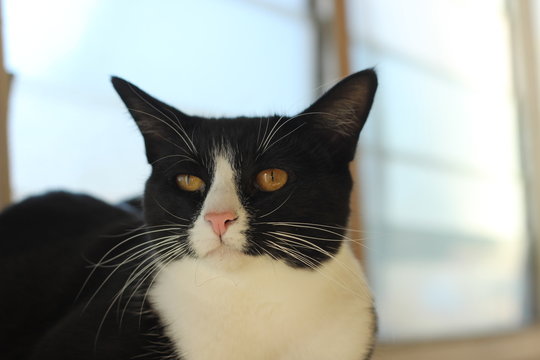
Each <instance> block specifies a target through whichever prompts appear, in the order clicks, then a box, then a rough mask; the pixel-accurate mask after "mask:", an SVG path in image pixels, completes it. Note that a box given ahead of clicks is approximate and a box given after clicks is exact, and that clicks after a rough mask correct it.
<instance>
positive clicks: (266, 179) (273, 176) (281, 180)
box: [255, 169, 288, 192]
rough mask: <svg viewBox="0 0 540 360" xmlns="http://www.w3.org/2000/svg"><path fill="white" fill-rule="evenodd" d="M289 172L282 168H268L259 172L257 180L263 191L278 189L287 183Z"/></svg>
mask: <svg viewBox="0 0 540 360" xmlns="http://www.w3.org/2000/svg"><path fill="white" fill-rule="evenodd" d="M287 179H288V175H287V172H285V171H284V170H281V169H266V170H263V171H261V172H260V173H258V174H257V178H256V179H255V182H256V183H257V187H258V188H259V189H261V190H262V191H268V192H269V191H276V190H279V189H281V188H282V187H283V186H285V184H286V183H287Z"/></svg>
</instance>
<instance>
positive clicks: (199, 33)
mask: <svg viewBox="0 0 540 360" xmlns="http://www.w3.org/2000/svg"><path fill="white" fill-rule="evenodd" d="M3 4H4V9H3V10H4V11H3V13H4V18H5V42H6V54H5V56H6V65H7V68H8V70H9V72H12V73H14V74H15V75H16V77H15V81H14V84H13V88H12V93H11V94H12V96H11V106H10V109H11V112H10V133H9V138H10V154H11V177H12V184H13V185H12V187H13V193H14V198H15V199H21V198H23V197H25V196H28V195H31V194H35V193H36V192H40V191H45V190H50V189H69V190H72V191H82V192H88V193H92V194H94V195H96V196H99V197H101V198H106V199H109V200H113V201H117V200H120V199H123V198H125V197H130V196H134V195H137V194H140V193H141V191H142V188H143V185H144V181H145V179H146V177H147V174H148V171H149V168H148V166H147V165H146V160H145V158H144V150H143V145H142V139H141V137H140V135H139V134H138V131H137V130H136V126H135V125H134V123H133V121H131V120H130V119H129V116H128V115H127V112H126V111H125V109H124V107H123V105H122V104H121V102H120V100H119V99H118V98H117V96H116V94H115V93H114V91H113V89H112V86H111V85H110V83H109V77H110V75H113V74H114V75H118V76H121V77H125V78H126V79H128V80H129V81H131V82H133V83H135V84H137V85H139V86H141V87H142V88H143V89H145V90H146V91H148V92H149V93H151V94H152V95H155V96H156V97H158V98H160V99H163V100H164V101H166V102H169V103H171V104H174V105H176V106H178V107H179V108H180V109H181V110H183V111H185V112H187V113H196V114H201V115H231V116H234V115H245V114H248V115H249V114H268V113H274V112H283V111H285V112H288V113H293V112H294V111H296V110H300V109H301V108H302V107H305V106H307V105H308V104H309V103H310V101H311V100H312V96H313V93H312V89H313V88H314V87H315V85H314V83H313V76H314V72H315V70H314V65H313V60H312V58H313V56H312V54H313V51H314V50H313V34H312V27H311V20H310V18H309V16H308V11H306V6H307V4H306V2H305V1H291V2H286V1H248V0H243V1H234V2H227V3H226V4H225V3H224V2H221V1H215V0H204V1H202V0H201V1H191V2H187V1H178V2H176V1H163V2H155V1H150V0H143V1H129V0H120V1H105V0H85V1H69V0H53V1H47V2H43V1H39V0H6V1H4V3H3Z"/></svg>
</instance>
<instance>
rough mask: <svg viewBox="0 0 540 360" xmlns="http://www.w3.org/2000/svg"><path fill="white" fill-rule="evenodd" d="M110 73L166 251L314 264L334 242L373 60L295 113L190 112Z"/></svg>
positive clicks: (340, 229) (341, 225) (153, 229)
mask: <svg viewBox="0 0 540 360" xmlns="http://www.w3.org/2000/svg"><path fill="white" fill-rule="evenodd" d="M112 83H113V85H114V87H115V89H116V91H117V92H118V94H119V95H120V97H121V98H122V100H123V102H124V103H125V104H126V106H127V108H128V110H129V112H130V113H131V115H132V116H133V118H134V119H135V121H136V123H137V125H138V127H139V129H140V130H141V133H142V135H143V137H144V142H145V147H146V155H147V158H148V162H149V163H150V164H151V166H152V172H151V175H150V178H149V179H148V181H147V183H146V190H145V195H144V212H145V219H146V223H147V225H148V229H149V231H148V233H149V234H150V236H152V237H153V238H154V240H155V243H156V246H155V248H156V251H158V252H159V251H162V252H163V253H167V254H169V255H168V258H167V259H168V260H171V259H174V258H181V257H184V256H191V257H196V258H199V259H211V258H213V257H216V256H218V257H220V258H223V257H231V258H232V257H236V258H239V257H240V258H241V257H254V256H255V257H256V256H269V257H272V258H274V259H276V260H278V261H283V262H285V263H286V264H288V265H290V266H293V267H303V268H315V267H317V266H318V265H320V264H321V263H322V262H324V261H326V260H327V259H329V258H331V257H332V256H333V255H334V254H335V253H336V252H337V251H338V249H339V248H340V246H341V245H342V242H343V240H342V238H343V235H344V232H345V230H344V229H345V226H346V224H347V219H348V216H349V196H350V192H351V188H352V180H351V175H350V173H349V167H348V166H349V162H350V161H351V160H352V159H353V158H354V154H355V150H356V143H357V140H358V136H359V134H360V131H361V130H362V127H363V126H364V123H365V121H366V119H367V116H368V113H369V110H370V108H371V105H372V102H373V98H374V95H375V90H376V88H377V77H376V75H375V72H374V71H373V70H364V71H362V72H358V73H356V74H353V75H350V76H349V77H347V78H345V79H343V80H342V81H341V82H339V83H338V84H337V85H335V86H334V87H333V88H332V89H330V90H329V91H327V92H326V93H325V94H324V95H322V96H321V97H320V98H319V99H318V100H317V101H315V103H313V104H312V105H311V106H309V107H308V108H307V109H306V110H305V111H303V112H301V113H299V114H297V115H294V116H277V115H274V116H268V117H252V118H248V117H237V118H203V117H198V116H191V115H187V114H185V113H183V112H181V111H179V110H177V109H175V108H174V107H172V106H170V105H167V104H165V103H163V102H161V101H159V100H157V99H156V98H154V97H152V96H150V95H148V94H147V93H145V92H144V91H142V90H141V89H139V88H137V87H136V86H134V85H132V84H131V83H129V82H127V81H125V80H122V79H120V78H117V77H113V78H112ZM160 249H161V250H160ZM165 249H166V250H165ZM171 249H172V250H171Z"/></svg>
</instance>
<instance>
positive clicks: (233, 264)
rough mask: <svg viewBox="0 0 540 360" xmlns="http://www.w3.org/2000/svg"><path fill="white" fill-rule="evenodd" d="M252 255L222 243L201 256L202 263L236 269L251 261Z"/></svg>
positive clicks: (223, 268) (220, 267) (224, 268)
mask: <svg viewBox="0 0 540 360" xmlns="http://www.w3.org/2000/svg"><path fill="white" fill-rule="evenodd" d="M250 258H251V256H249V255H247V254H245V253H244V252H243V251H242V250H238V249H236V248H234V247H232V246H229V245H225V244H221V245H219V246H218V247H216V248H214V249H212V250H210V251H208V252H207V253H205V254H204V255H203V256H199V259H200V260H201V263H203V264H206V265H209V266H211V267H216V268H219V269H222V270H236V269H238V268H240V267H242V266H243V265H244V264H246V262H248V261H249V259H250Z"/></svg>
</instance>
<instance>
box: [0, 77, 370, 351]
mask: <svg viewBox="0 0 540 360" xmlns="http://www.w3.org/2000/svg"><path fill="white" fill-rule="evenodd" d="M112 84H113V86H114V88H115V89H116V91H117V93H118V94H119V96H120V98H121V99H122V100H123V102H124V103H125V105H126V107H127V109H128V110H129V112H130V114H131V115H132V117H133V118H134V120H135V122H136V124H137V126H138V127H139V129H140V131H141V133H142V135H143V139H144V143H145V150H146V156H147V159H148V162H149V163H150V164H151V167H152V171H151V175H150V177H149V179H148V180H147V182H146V187H145V191H144V195H143V197H142V199H141V201H138V200H137V199H134V200H133V201H131V202H129V203H124V204H122V206H118V205H111V204H107V203H105V202H102V201H100V200H98V199H95V198H92V197H90V196H86V195H81V194H70V193H65V192H53V193H49V194H45V195H41V196H36V197H32V198H29V199H27V200H25V201H23V202H21V203H19V204H16V205H13V206H11V207H9V208H7V209H6V210H5V211H4V212H3V213H2V214H1V215H0V260H1V261H0V277H1V282H2V285H3V291H2V293H3V295H2V296H1V297H0V309H2V310H0V311H1V312H2V318H1V319H0V322H1V324H2V326H1V328H2V329H1V330H0V358H2V359H40V360H43V359H56V360H58V359H182V360H213V359H219V360H228V359H231V360H242V359H246V360H247V359H249V360H253V359H272V360H274V359H280V360H292V359H295V360H301V359H306V360H307V359H310V360H314V359H341V360H348V359H350V360H361V359H369V358H370V357H371V354H372V351H373V347H374V337H375V332H376V320H375V312H374V309H373V301H372V296H371V294H370V291H369V288H368V285H367V283H366V280H365V278H364V275H363V272H362V270H361V267H360V264H359V262H358V260H357V259H356V258H355V256H354V255H353V252H352V250H351V246H350V245H351V243H352V242H354V240H353V239H351V238H349V237H348V236H347V234H346V233H347V228H346V226H347V221H348V216H349V198H350V193H351V188H352V179H351V175H350V172H349V163H350V162H351V161H352V160H353V158H354V155H355V152H356V144H357V140H358V136H359V134H360V131H361V130H362V127H363V125H364V123H365V121H366V119H367V117H368V113H369V111H370V108H371V105H372V103H373V99H374V95H375V91H376V88H377V77H376V74H375V72H374V71H373V70H371V69H368V70H364V71H361V72H358V73H355V74H352V75H350V76H348V77H346V78H345V79H343V80H342V81H340V82H339V83H338V84H337V85H335V86H334V87H333V88H331V89H330V90H329V91H327V92H326V93H325V94H323V95H322V96H321V97H320V98H319V99H318V100H316V101H315V102H314V103H313V104H312V105H311V106H309V107H308V108H307V109H306V110H305V111H303V112H301V113H299V114H297V115H295V116H269V117H255V118H248V117H238V118H230V119H224V118H202V117H197V116H190V115H186V114H184V113H183V112H181V111H179V110H177V109H175V108H173V107H171V106H169V105H167V104H165V103H163V102H161V101H159V100H157V99H156V98H154V97H152V96H150V95H149V94H147V93H145V92H144V91H142V90H141V89H139V88H137V87H136V86H135V85H133V84H131V83H129V82H127V81H125V80H123V79H120V78H118V77H113V78H112ZM118 166H121V164H118ZM103 176H107V174H103ZM36 180H37V181H38V180H39V174H37V176H36Z"/></svg>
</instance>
